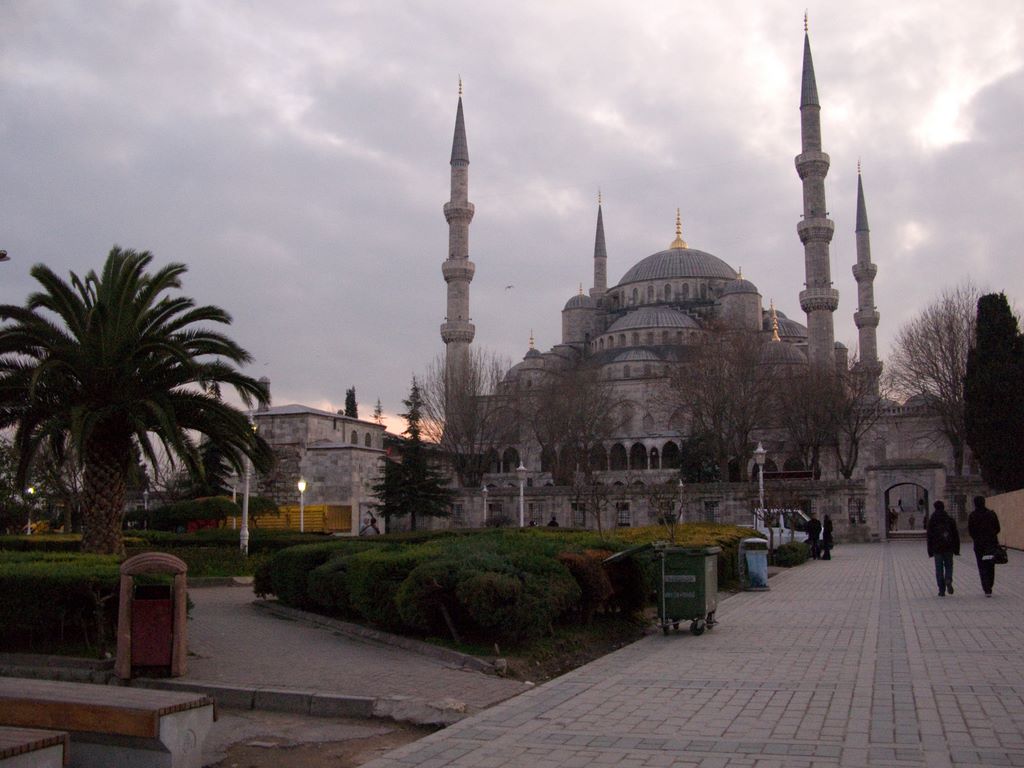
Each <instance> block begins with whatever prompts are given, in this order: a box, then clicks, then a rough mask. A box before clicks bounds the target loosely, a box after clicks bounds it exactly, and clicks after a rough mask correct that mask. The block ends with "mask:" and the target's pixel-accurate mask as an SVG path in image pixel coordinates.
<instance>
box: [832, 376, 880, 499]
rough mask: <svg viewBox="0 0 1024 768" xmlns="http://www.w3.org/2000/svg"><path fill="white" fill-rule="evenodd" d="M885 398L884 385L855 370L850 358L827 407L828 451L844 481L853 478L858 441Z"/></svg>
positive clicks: (872, 421) (858, 450)
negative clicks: (830, 424)
mask: <svg viewBox="0 0 1024 768" xmlns="http://www.w3.org/2000/svg"><path fill="white" fill-rule="evenodd" d="M876 384H877V385H880V386H881V387H882V391H881V392H878V391H876ZM886 395H887V384H886V382H885V381H881V382H876V381H875V378H874V376H872V375H871V373H870V372H865V371H863V370H861V369H858V367H857V361H856V359H853V358H851V360H850V365H849V367H848V368H847V370H846V372H845V373H844V374H842V375H841V376H840V377H839V378H838V379H837V381H836V386H835V388H834V389H833V391H832V396H833V400H832V403H831V408H832V413H833V423H834V428H835V441H834V442H833V443H832V450H833V452H834V453H835V457H836V464H837V465H838V467H839V474H841V475H842V476H843V477H845V478H846V479H847V480H849V479H850V478H851V477H853V471H854V470H855V469H856V468H857V462H858V460H859V459H860V444H861V441H862V440H863V439H864V436H865V435H866V434H867V433H868V432H870V431H871V429H872V428H873V427H874V426H875V424H876V423H877V422H878V419H879V418H880V417H881V415H882V406H883V404H884V401H885V397H886Z"/></svg>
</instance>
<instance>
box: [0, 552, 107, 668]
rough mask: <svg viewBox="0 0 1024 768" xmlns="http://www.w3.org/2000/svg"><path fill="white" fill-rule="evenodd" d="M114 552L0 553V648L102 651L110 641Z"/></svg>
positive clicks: (101, 652)
mask: <svg viewBox="0 0 1024 768" xmlns="http://www.w3.org/2000/svg"><path fill="white" fill-rule="evenodd" d="M119 579H120V572H119V561H118V559H117V558H116V557H110V556H101V555H80V554H72V553H59V552H46V553H30V552H4V553H2V554H0V595H3V599H2V600H0V627H3V628H4V629H3V632H0V648H3V649H4V650H12V651H24V650H30V651H36V652H57V653H59V652H61V651H63V650H66V649H67V648H72V649H74V650H76V651H81V650H84V651H86V652H88V653H91V654H94V655H96V656H102V655H103V654H104V652H106V651H108V650H110V649H111V648H112V647H113V644H114V642H115V640H116V636H115V625H116V621H117V618H116V616H117V599H116V596H117V588H118V583H119Z"/></svg>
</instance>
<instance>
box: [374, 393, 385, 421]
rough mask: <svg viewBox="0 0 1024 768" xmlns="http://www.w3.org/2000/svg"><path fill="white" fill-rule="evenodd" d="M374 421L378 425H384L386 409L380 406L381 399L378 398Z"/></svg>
mask: <svg viewBox="0 0 1024 768" xmlns="http://www.w3.org/2000/svg"><path fill="white" fill-rule="evenodd" d="M373 420H374V421H376V422H377V423H378V424H381V425H383V424H384V408H383V407H382V406H381V404H380V398H379V397H378V398H377V404H376V405H375V406H374V407H373Z"/></svg>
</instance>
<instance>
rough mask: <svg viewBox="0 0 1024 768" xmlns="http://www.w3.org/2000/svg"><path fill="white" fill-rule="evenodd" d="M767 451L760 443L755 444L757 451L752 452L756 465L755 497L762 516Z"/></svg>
mask: <svg viewBox="0 0 1024 768" xmlns="http://www.w3.org/2000/svg"><path fill="white" fill-rule="evenodd" d="M767 453H768V451H766V450H765V449H764V446H763V445H761V443H758V444H757V449H756V450H755V451H754V462H755V463H756V464H757V497H758V504H759V507H758V509H759V511H760V514H761V515H762V516H764V457H765V456H766V455H767Z"/></svg>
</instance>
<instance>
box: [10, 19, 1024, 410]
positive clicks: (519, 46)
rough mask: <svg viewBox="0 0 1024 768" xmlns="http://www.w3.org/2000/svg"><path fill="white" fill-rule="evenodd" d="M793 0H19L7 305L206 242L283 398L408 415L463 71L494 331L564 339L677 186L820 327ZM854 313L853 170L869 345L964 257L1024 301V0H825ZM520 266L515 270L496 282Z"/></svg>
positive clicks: (501, 337)
mask: <svg viewBox="0 0 1024 768" xmlns="http://www.w3.org/2000/svg"><path fill="white" fill-rule="evenodd" d="M805 4H806V3H805V2H802V3H799V4H798V3H792V2H784V1H783V0H758V2H753V1H752V0H718V2H714V3H712V2H707V1H706V0H705V1H704V2H697V1H696V0H672V1H668V0H666V1H664V2H657V1H653V0H652V1H650V2H644V3H635V2H601V1H595V0H590V1H588V2H548V1H542V2H516V3H500V4H499V3H481V2H471V1H469V0H466V1H465V2H451V1H447V2H436V3H435V2H429V3H428V2H420V3H413V2H401V3H398V2H393V3H389V2H344V1H341V0H331V1H330V2H327V1H325V2H298V3H284V2H278V1H277V0H274V1H270V0H262V1H261V0H246V1H245V2H231V1H230V0H218V2H209V0H180V1H178V2H172V0H164V1H162V2H121V3H118V2H105V1H104V0H97V1H96V2H88V3H83V2H80V1H79V0H68V1H67V2H41V1H40V2H29V1H28V0H4V2H2V3H0V29H3V35H2V39H0V173H2V177H3V182H2V186H0V248H5V249H7V250H8V252H9V253H10V256H11V261H10V262H7V263H5V264H0V302H3V303H19V304H20V303H23V302H24V300H25V297H26V296H27V295H28V293H29V292H30V291H31V290H33V281H32V280H31V278H30V277H29V275H28V270H29V269H30V267H31V265H32V264H35V263H37V262H44V263H46V264H48V265H49V266H51V267H52V268H54V269H56V270H57V271H58V272H59V273H63V274H66V273H67V272H68V271H69V270H75V271H78V272H80V273H81V272H85V271H88V270H89V269H93V268H98V267H99V266H100V264H101V263H102V260H103V258H104V257H105V255H106V253H107V251H108V250H109V249H110V247H111V246H112V245H114V244H115V243H116V244H118V245H121V246H123V247H131V248H137V249H148V250H151V251H153V253H154V254H155V255H156V259H157V261H158V262H161V263H162V262H167V261H184V262H185V263H187V264H188V266H189V273H188V274H187V275H186V276H185V292H186V293H188V294H190V295H192V296H194V297H196V298H197V299H198V300H200V301H202V302H208V303H214V304H217V305H220V306H222V307H224V308H225V309H227V310H228V311H229V312H230V313H231V314H232V315H233V317H234V324H233V326H232V328H231V330H230V333H231V334H232V335H233V336H234V338H235V339H236V340H238V341H239V342H240V343H241V344H242V345H243V346H244V347H246V348H247V349H248V350H249V351H250V352H251V353H252V355H253V357H254V362H253V364H252V365H251V366H250V367H249V369H248V370H249V372H250V373H251V374H252V375H254V376H264V375H265V376H269V377H270V379H271V380H272V382H273V385H272V389H273V395H274V402H275V403H276V404H286V403H291V402H301V403H306V404H309V405H315V406H318V407H324V408H339V407H342V405H343V402H344V393H345V389H346V388H347V387H349V386H352V385H354V386H355V387H356V389H357V392H358V395H359V401H360V409H361V415H364V416H369V415H370V412H371V410H372V408H373V404H374V402H375V401H376V400H377V398H378V397H379V398H380V399H381V401H382V402H383V405H384V408H385V410H387V411H389V412H396V411H400V410H401V399H402V398H403V397H404V396H405V395H406V393H407V391H408V386H409V381H410V378H411V376H412V375H413V374H414V373H420V372H422V371H423V370H424V369H425V368H426V367H427V366H428V364H429V363H430V361H431V360H432V359H433V358H434V357H436V356H437V355H438V354H440V353H441V352H442V349H443V344H442V342H441V340H440V336H439V331H438V326H439V325H440V323H441V322H442V321H443V316H444V312H445V284H444V281H443V279H442V277H441V262H442V260H443V259H444V258H445V256H446V253H447V237H448V232H447V225H446V224H445V221H444V216H443V214H442V210H441V207H442V204H443V203H444V201H446V200H447V199H448V193H449V166H448V159H449V153H450V150H451V140H452V129H453V125H454V118H455V107H456V99H457V80H458V77H459V75H460V74H461V76H462V78H463V80H464V83H465V97H464V105H465V114H466V126H467V132H468V138H469V151H470V160H471V165H470V193H469V198H470V200H471V201H472V202H474V203H475V204H476V217H475V219H474V221H473V224H472V226H471V228H470V256H471V258H472V259H473V261H474V262H475V263H476V267H477V269H476V277H475V278H474V280H473V283H472V287H471V292H470V296H471V299H470V312H471V314H472V317H473V321H474V322H475V324H476V329H477V332H476V341H475V342H474V343H476V344H478V345H481V346H483V347H487V348H489V349H493V350H495V351H496V352H498V353H500V354H504V355H508V356H509V357H512V358H515V359H518V358H520V357H521V356H522V355H523V354H524V353H525V351H526V349H527V342H528V338H529V334H530V331H531V329H532V330H533V332H534V334H535V335H536V338H537V346H538V347H540V348H542V349H547V348H548V347H550V346H551V345H553V344H556V343H558V342H559V341H560V333H561V330H560V329H561V320H560V310H561V308H562V306H563V304H564V303H565V301H566V300H567V299H568V298H569V297H570V296H572V295H574V294H575V293H576V292H577V290H578V286H579V284H580V283H581V282H582V283H583V285H584V288H589V287H590V285H591V284H592V274H593V273H592V255H593V240H594V223H595V217H596V194H597V189H598V187H600V188H601V190H602V193H603V197H604V221H605V230H606V233H607V239H608V255H609V263H608V279H609V284H614V283H615V282H617V281H618V279H619V278H620V277H621V276H622V274H623V273H624V272H625V271H626V270H627V269H628V268H629V267H630V266H631V265H633V264H634V263H635V262H637V261H639V260H640V259H641V258H643V257H645V256H647V255H649V254H651V253H654V252H656V251H660V250H663V249H665V248H667V247H668V245H669V243H670V241H671V240H672V238H673V226H674V217H675V210H676V208H677V207H679V208H681V209H682V216H683V229H684V232H683V235H684V238H685V239H686V240H687V241H688V242H689V244H690V245H691V246H692V247H694V248H699V249H701V250H705V251H708V252H710V253H713V254H715V255H717V256H719V257H720V258H722V259H724V260H725V261H726V262H728V263H729V264H730V265H732V266H733V267H742V268H743V273H744V276H745V277H746V278H748V279H750V280H752V281H753V282H755V283H756V284H757V285H758V287H759V288H760V290H761V293H762V295H763V296H764V301H765V305H766V306H767V303H768V300H769V299H772V298H773V299H774V300H775V302H776V304H777V305H778V307H779V308H780V309H781V310H782V311H784V312H786V313H787V314H788V315H789V316H791V317H794V318H796V319H799V320H801V321H802V322H803V321H805V320H806V318H805V317H804V316H803V314H802V313H801V312H800V308H799V304H798V293H799V291H800V290H801V289H802V287H803V278H804V275H803V251H802V247H801V245H800V242H799V239H798V238H797V235H796V223H797V220H798V218H799V215H800V213H801V186H800V180H799V178H798V177H797V175H796V171H795V170H794V167H793V157H794V156H795V155H796V154H797V153H798V152H799V151H800V134H799V112H798V105H799V92H800V89H799V85H800V62H801V54H802V45H803V27H802V25H803V19H802V17H803V12H804V8H805ZM809 11H810V34H811V45H812V49H813V53H814V63H815V70H816V74H817V81H818V91H819V94H820V98H821V104H822V134H823V143H824V150H825V151H826V152H828V153H829V154H830V155H831V158H832V168H831V171H830V172H829V175H828V179H827V182H826V191H827V195H828V205H829V209H830V215H831V218H832V219H833V220H834V221H835V224H836V235H835V239H834V240H833V243H832V275H833V279H834V281H835V285H836V287H837V288H838V289H839V292H840V305H839V309H838V311H837V312H836V316H835V325H836V338H837V339H838V340H840V341H843V342H844V343H846V344H847V345H848V346H849V347H850V348H851V349H855V347H856V339H857V334H856V329H855V327H854V325H853V319H852V315H853V312H854V311H855V309H856V290H855V283H854V281H853V277H852V275H851V272H850V267H851V265H852V264H853V263H854V261H855V249H854V235H853V227H854V214H855V200H856V169H857V161H858V158H860V159H861V161H862V163H863V168H864V186H865V191H866V194H867V204H868V214H869V218H870V223H871V238H872V240H871V244H872V254H873V260H874V262H875V263H876V264H877V265H878V277H877V279H876V281H875V298H876V303H877V306H878V309H879V311H880V312H881V318H882V319H881V325H880V327H879V341H880V346H881V353H882V355H883V356H885V355H886V354H887V353H888V350H889V347H890V343H891V340H892V339H893V337H894V335H895V333H896V331H897V330H898V329H899V327H900V326H901V325H902V324H903V323H904V322H906V321H907V320H908V319H909V318H911V317H912V316H913V315H914V314H915V313H916V312H917V311H919V310H920V309H921V308H922V307H923V306H924V304H926V303H927V302H928V301H930V300H931V299H932V298H934V297H935V296H936V295H937V293H938V292H939V291H941V290H942V289H943V288H944V287H947V286H951V285H953V284H955V283H957V282H960V281H963V280H965V279H967V278H968V277H970V278H973V279H974V280H975V282H976V283H977V284H978V285H979V286H980V287H982V288H985V289H989V288H992V289H1001V290H1005V291H1006V292H1007V294H1008V296H1009V298H1010V300H1011V302H1012V303H1014V304H1015V305H1016V306H1019V305H1020V303H1021V298H1022V296H1024V267H1022V263H1024V260H1022V258H1021V253H1020V251H1021V243H1022V240H1024V237H1022V235H1024V231H1022V230H1024V225H1022V221H1024V185H1022V173H1024V148H1022V141H1021V138H1022V129H1021V126H1022V124H1024V71H1022V60H1024V40H1022V37H1024V3H1021V2H1020V1H1019V0H1004V1H1002V2H1000V1H998V0H986V2H984V3H966V2H963V0H927V1H926V2H925V1H921V2H918V1H916V0H914V1H904V2H899V3H894V2H892V1H891V0H880V1H878V2H874V1H869V0H850V1H849V2H845V3H823V2H819V3H817V4H812V5H811V6H810V8H809ZM507 285H514V288H512V289H506V286H507Z"/></svg>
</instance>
